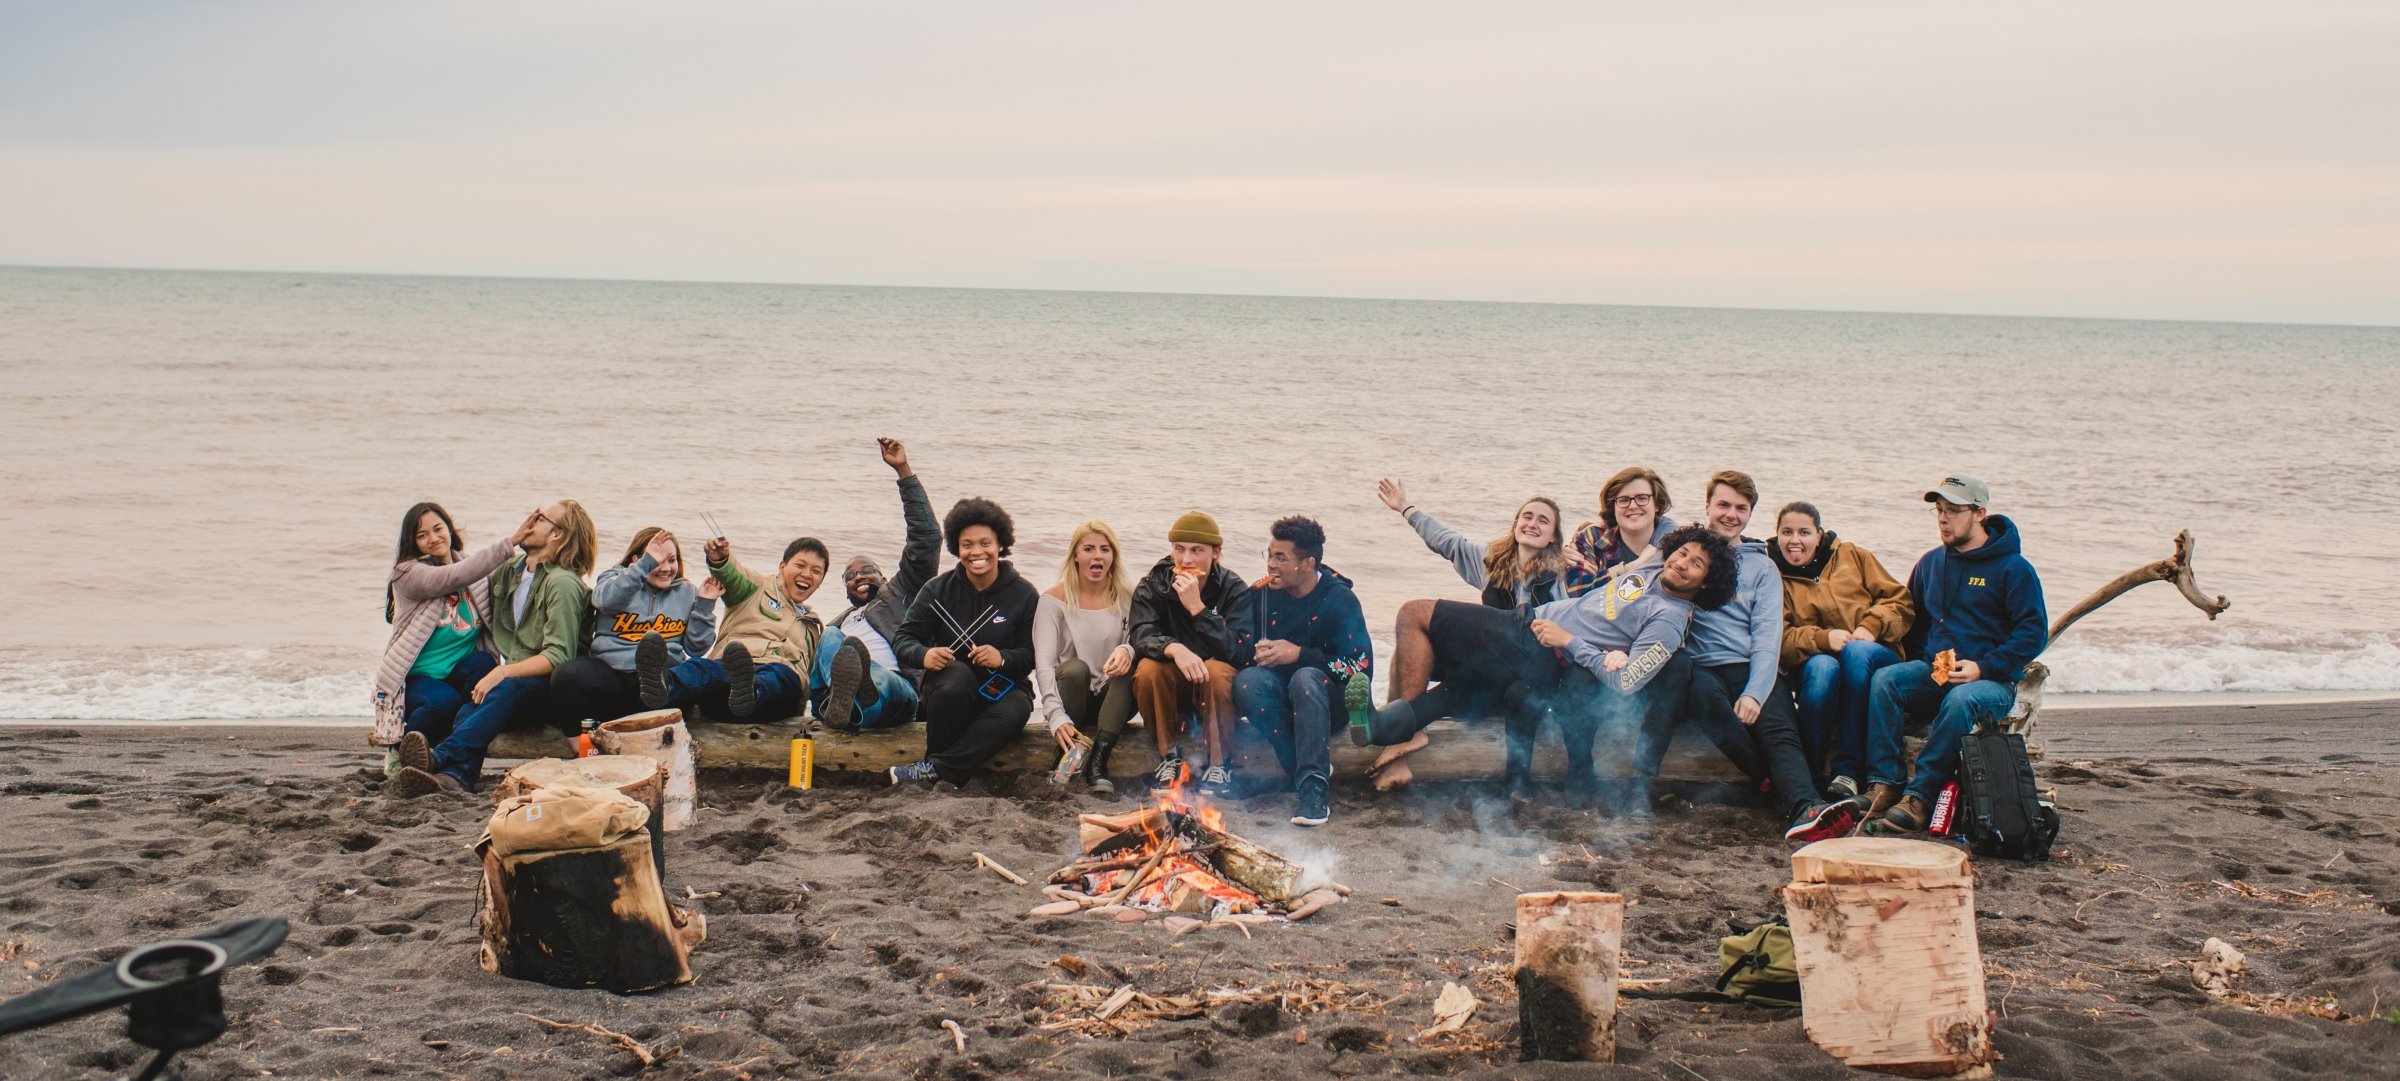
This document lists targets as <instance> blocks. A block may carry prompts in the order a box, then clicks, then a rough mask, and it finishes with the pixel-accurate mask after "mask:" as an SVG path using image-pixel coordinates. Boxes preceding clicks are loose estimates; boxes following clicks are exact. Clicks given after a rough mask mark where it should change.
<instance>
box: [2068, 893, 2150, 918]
mask: <svg viewBox="0 0 2400 1081" xmlns="http://www.w3.org/2000/svg"><path fill="white" fill-rule="evenodd" d="M2135 892H2138V891H2136V890H2109V891H2108V892H2106V893H2095V894H2093V895H2091V896H2090V897H2086V898H2084V899H2083V904H2082V905H2076V906H2075V918H2076V919H2078V920H2080V919H2082V918H2083V907H2084V905H2088V904H2091V903H2092V902H2094V901H2097V900H2099V899H2101V898H2103V897H2114V896H2116V895H2118V894H2120V893H2135Z"/></svg>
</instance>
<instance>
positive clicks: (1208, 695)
mask: <svg viewBox="0 0 2400 1081" xmlns="http://www.w3.org/2000/svg"><path fill="white" fill-rule="evenodd" d="M1206 663H1207V665H1208V683H1207V685H1206V686H1201V685H1197V684H1194V683H1192V682H1191V681H1189V680H1186V679H1184V678H1183V672H1182V670H1181V669H1178V668H1176V667H1175V662H1173V661H1154V660H1149V659H1147V658H1145V659H1143V661H1142V662H1141V663H1140V664H1137V665H1135V666H1134V668H1133V701H1134V704H1135V705H1136V706H1138V707H1140V708H1141V711H1142V720H1143V722H1144V723H1146V724H1148V725H1149V726H1150V738H1151V740H1152V741H1154V742H1155V743H1157V745H1158V753H1159V756H1160V757H1162V758H1163V757H1165V756H1166V754H1167V752H1169V751H1171V750H1174V749H1175V739H1176V737H1177V736H1179V735H1181V734H1182V732H1183V715H1184V712H1185V711H1186V710H1190V711H1192V712H1195V713H1198V714H1199V715H1200V721H1201V724H1202V725H1203V727H1202V729H1201V731H1202V732H1203V733H1204V734H1205V735H1206V736H1207V738H1208V764H1209V765H1212V766H1213V765H1218V764H1221V763H1223V762H1224V761H1225V745H1226V737H1228V736H1230V735H1231V734H1232V732H1233V666H1232V665H1230V664H1227V663H1225V662H1224V661H1208V662H1206Z"/></svg>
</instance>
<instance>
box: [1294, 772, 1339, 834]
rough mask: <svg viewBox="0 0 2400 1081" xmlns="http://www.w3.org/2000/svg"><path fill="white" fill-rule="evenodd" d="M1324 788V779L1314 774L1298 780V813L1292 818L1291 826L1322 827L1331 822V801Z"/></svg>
mask: <svg viewBox="0 0 2400 1081" xmlns="http://www.w3.org/2000/svg"><path fill="white" fill-rule="evenodd" d="M1326 787H1327V786H1326V783H1325V778H1323V777H1319V776H1317V775H1316V774H1313V773H1312V774H1309V775H1308V776H1306V777H1302V778H1300V807H1299V812H1300V813H1298V814H1295V815H1293V816H1292V825H1295V826H1322V825H1324V824H1325V823H1326V822H1328V821H1331V820H1332V818H1333V809H1332V800H1331V799H1330V798H1329V797H1328V796H1327V794H1326V791H1325V789H1326Z"/></svg>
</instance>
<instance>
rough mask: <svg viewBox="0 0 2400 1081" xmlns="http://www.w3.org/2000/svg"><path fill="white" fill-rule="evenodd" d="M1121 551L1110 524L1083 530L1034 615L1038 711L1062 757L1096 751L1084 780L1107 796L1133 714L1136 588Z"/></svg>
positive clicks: (1086, 763)
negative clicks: (1131, 616)
mask: <svg viewBox="0 0 2400 1081" xmlns="http://www.w3.org/2000/svg"><path fill="white" fill-rule="evenodd" d="M1121 550H1122V546H1121V545H1119V544H1118V543H1117V531H1116V530H1113V529H1110V528H1109V527H1108V523H1106V522H1099V521H1092V522H1085V523H1083V524H1082V525H1079V526H1076V527H1075V532H1074V533H1073V534H1072V536H1071V537H1070V539H1069V540H1068V541H1067V558H1066V561H1065V562H1064V563H1062V564H1061V565H1060V566H1059V568H1058V583H1057V584H1056V585H1053V586H1051V587H1050V588H1049V589H1048V590H1046V591H1044V592H1043V593H1042V596H1041V599H1040V601H1038V602H1037V603H1036V605H1035V607H1034V615H1033V685H1034V690H1035V694H1036V703H1037V704H1036V708H1037V709H1039V710H1040V711H1041V714H1042V719H1043V720H1044V721H1045V722H1046V723H1047V724H1048V725H1049V726H1050V737H1051V738H1052V739H1055V740H1057V741H1058V748H1059V753H1060V754H1061V755H1064V754H1066V753H1068V752H1069V751H1071V750H1073V749H1074V747H1075V745H1076V744H1077V743H1089V744H1090V745H1091V754H1090V756H1089V757H1087V758H1085V759H1084V762H1083V768H1082V770H1081V771H1079V772H1078V773H1077V776H1080V777H1082V778H1083V781H1084V783H1085V784H1086V785H1089V786H1090V787H1091V789H1092V791H1094V792H1101V793H1110V792H1115V791H1116V790H1117V786H1116V784H1115V782H1113V781H1110V780H1109V779H1108V756H1109V753H1110V752H1111V751H1114V750H1115V749H1116V746H1117V739H1118V737H1120V736H1122V735H1124V733H1125V722H1126V721H1128V720H1131V719H1132V717H1133V712H1134V704H1133V647H1132V646H1130V645H1128V644H1126V641H1125V610H1126V608H1127V607H1128V606H1130V605H1131V604H1132V603H1133V582H1132V579H1131V577H1130V576H1128V575H1127V574H1126V573H1125V564H1124V561H1123V560H1121V559H1119V558H1118V555H1119V552H1120V551H1121Z"/></svg>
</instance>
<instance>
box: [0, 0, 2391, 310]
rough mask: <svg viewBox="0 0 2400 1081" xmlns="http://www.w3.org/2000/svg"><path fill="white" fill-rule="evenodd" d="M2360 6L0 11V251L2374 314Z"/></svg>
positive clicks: (827, 278)
mask: <svg viewBox="0 0 2400 1081" xmlns="http://www.w3.org/2000/svg"><path fill="white" fill-rule="evenodd" d="M2394 56H2400V4H2392V3H2389V2H2388V0H2378V2H2348V0H2312V2H2309V3H2302V4H2264V3H2257V2H2244V3H2224V2H2214V0H2179V2H2174V3H2130V2H2129V3H2100V4H2094V3H2089V2H2082V3H2071V4H2068V3H2012V4H1976V5H1970V4H1964V3H1928V2H1924V0H1909V2H1843V0H1811V2H1809V3H1788V2H1776V3H1692V4H1657V3H1640V4H1634V3H1614V2H1596V0H1580V2H1572V3H1497V4H1477V5H1468V4H1461V3H1456V2H1454V0H1453V2H1446V3H1418V2H1413V0H1377V2H1373V3H1344V2H1326V3H1311V4H1298V5H1294V4H1288V3H1278V4H1264V3H1248V2H1240V0H1219V2H1216V3H1211V4H1205V5H1202V4H1191V5H1164V4H1125V3H1041V2H1027V3H1016V4H994V3H989V2H977V3H950V2H936V0H924V2H918V3H906V4H857V3H844V4H815V3H796V2H772V3H770V2H759V3H733V2H721V3H711V2H705V0H700V2H690V3H678V4H654V3H620V2H606V0H602V2H574V3H568V2H516V3H509V2H497V3H495V2H491V0H478V2H474V3H467V2H456V0H411V2H408V3H396V2H387V3H343V4H329V3H323V2H321V0H206V2H190V3H167V2H157V3H139V2H116V0H93V2H89V3H57V2H55V0H0V208H5V209H0V264H20V265H67V266H130V267H178V268H223V269H260V270H267V269H273V270H326V271H373V272H394V273H429V274H469V275H504V276H556V277H600V278H637V279H682V280H703V281H769V282H807V283H843V284H878V285H939V286H974V287H1008V288H1037V289H1102V290H1133V291H1158V292H1201V293H1262V294H1297V295H1311V296H1371V297H1399V298H1438V299H1460V300H1515V301H1550V302H1575V303H1606V304H1666V305H1693V306H1723V307H1767V308H1810V309H1835V310H1868V311H1929V312H1968V313H1994V314H2027V315H2089V316H2110V317H2132V318H2165V319H2208V320H2238V321H2266V322H2331V323H2370V324H2384V325H2390V324H2400V62H2395V61H2394V60H2393V57H2394Z"/></svg>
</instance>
